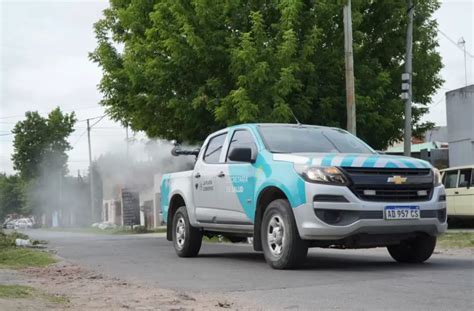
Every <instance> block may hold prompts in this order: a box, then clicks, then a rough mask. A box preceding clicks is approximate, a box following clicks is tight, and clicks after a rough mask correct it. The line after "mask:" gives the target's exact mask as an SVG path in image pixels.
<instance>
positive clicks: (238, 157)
mask: <svg viewBox="0 0 474 311" xmlns="http://www.w3.org/2000/svg"><path fill="white" fill-rule="evenodd" d="M229 160H231V161H235V162H247V163H254V162H255V158H254V157H253V156H252V149H251V148H245V147H243V148H234V149H232V151H231V152H230V154H229Z"/></svg>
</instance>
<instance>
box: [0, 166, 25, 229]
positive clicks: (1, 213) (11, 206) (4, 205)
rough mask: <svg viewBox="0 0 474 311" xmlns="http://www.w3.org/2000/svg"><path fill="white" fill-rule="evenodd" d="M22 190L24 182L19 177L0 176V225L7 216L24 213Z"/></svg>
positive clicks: (23, 193)
mask: <svg viewBox="0 0 474 311" xmlns="http://www.w3.org/2000/svg"><path fill="white" fill-rule="evenodd" d="M24 189H25V187H24V182H23V181H22V180H21V178H20V177H19V176H17V175H11V176H7V175H6V174H0V223H1V221H2V219H3V218H4V217H5V216H6V215H7V214H13V213H17V214H21V213H23V212H24V211H25V210H24V207H25V204H24V203H25V191H24Z"/></svg>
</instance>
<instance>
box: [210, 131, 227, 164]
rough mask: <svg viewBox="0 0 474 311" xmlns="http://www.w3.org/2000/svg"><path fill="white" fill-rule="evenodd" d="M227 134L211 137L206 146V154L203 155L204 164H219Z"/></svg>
mask: <svg viewBox="0 0 474 311" xmlns="http://www.w3.org/2000/svg"><path fill="white" fill-rule="evenodd" d="M226 135H227V133H224V134H220V135H217V136H214V137H212V138H211V139H210V140H209V143H208V144H207V148H206V152H205V153H204V162H206V163H211V164H212V163H219V159H220V156H221V153H222V146H223V145H224V141H225V137H226Z"/></svg>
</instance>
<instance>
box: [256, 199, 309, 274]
mask: <svg viewBox="0 0 474 311" xmlns="http://www.w3.org/2000/svg"><path fill="white" fill-rule="evenodd" d="M261 241H262V248H263V254H264V256H265V260H266V261H267V263H268V264H269V265H270V267H272V268H274V269H290V268H295V267H297V266H298V265H300V264H301V263H303V262H304V260H305V259H306V255H307V254H308V246H307V244H306V243H305V242H304V241H303V240H301V238H300V235H299V233H298V228H297V227H296V222H295V218H294V216H293V211H292V210H291V207H290V204H289V202H288V201H287V200H283V199H278V200H275V201H273V202H271V203H270V204H268V206H267V208H266V210H265V213H264V214H263V219H262V224H261Z"/></svg>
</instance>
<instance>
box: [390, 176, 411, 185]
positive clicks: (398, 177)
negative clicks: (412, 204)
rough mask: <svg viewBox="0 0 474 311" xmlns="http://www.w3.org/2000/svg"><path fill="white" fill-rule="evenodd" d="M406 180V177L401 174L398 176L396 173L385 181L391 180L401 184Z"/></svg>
mask: <svg viewBox="0 0 474 311" xmlns="http://www.w3.org/2000/svg"><path fill="white" fill-rule="evenodd" d="M406 181H407V179H406V177H402V176H398V175H396V176H392V177H389V178H388V179H387V182H392V183H394V184H396V185H401V184H403V183H405V182H406Z"/></svg>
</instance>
